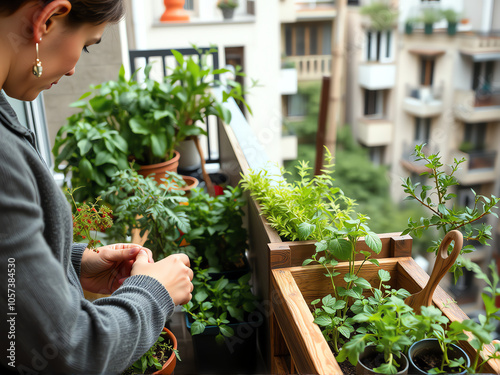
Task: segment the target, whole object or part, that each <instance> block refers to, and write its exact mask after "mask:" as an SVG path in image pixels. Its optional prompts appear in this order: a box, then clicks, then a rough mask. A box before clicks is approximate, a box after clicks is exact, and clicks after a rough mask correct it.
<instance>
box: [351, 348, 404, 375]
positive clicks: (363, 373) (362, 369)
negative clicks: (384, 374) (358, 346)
mask: <svg viewBox="0 0 500 375" xmlns="http://www.w3.org/2000/svg"><path fill="white" fill-rule="evenodd" d="M376 353H378V352H377V349H376V348H375V346H367V347H366V349H365V351H364V352H363V353H361V355H360V356H359V361H358V364H357V365H356V374H357V375H368V374H369V375H371V374H378V373H377V372H375V371H373V369H371V368H369V367H367V366H366V365H365V364H364V363H363V360H364V359H366V358H368V357H370V356H372V355H375V354H376ZM395 359H396V362H397V363H398V364H399V368H400V370H399V371H398V372H397V374H396V375H406V374H408V359H407V358H406V356H405V355H404V354H403V353H401V357H400V358H397V357H396V358H395Z"/></svg>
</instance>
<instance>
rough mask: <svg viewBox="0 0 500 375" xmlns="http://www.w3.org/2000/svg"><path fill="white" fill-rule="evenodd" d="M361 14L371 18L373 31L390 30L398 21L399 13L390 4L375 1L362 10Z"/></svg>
mask: <svg viewBox="0 0 500 375" xmlns="http://www.w3.org/2000/svg"><path fill="white" fill-rule="evenodd" d="M360 13H361V14H363V15H366V16H368V17H369V18H370V21H371V25H370V27H371V28H372V29H373V30H379V31H384V30H390V29H391V28H393V27H394V25H395V24H396V23H397V20H398V11H397V9H395V8H394V7H392V6H391V5H390V4H389V3H388V2H384V1H374V2H372V3H370V4H368V5H364V6H362V7H361V8H360Z"/></svg>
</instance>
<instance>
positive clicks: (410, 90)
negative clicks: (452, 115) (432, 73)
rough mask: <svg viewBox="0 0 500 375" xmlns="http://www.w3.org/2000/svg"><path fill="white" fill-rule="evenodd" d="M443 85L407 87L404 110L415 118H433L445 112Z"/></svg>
mask: <svg viewBox="0 0 500 375" xmlns="http://www.w3.org/2000/svg"><path fill="white" fill-rule="evenodd" d="M442 93H443V85H440V86H437V87H436V86H411V85H407V86H406V94H405V98H404V101H403V109H404V110H405V111H406V112H408V113H410V114H411V115H413V116H417V117H433V116H438V115H439V114H441V113H442V112H443V100H442Z"/></svg>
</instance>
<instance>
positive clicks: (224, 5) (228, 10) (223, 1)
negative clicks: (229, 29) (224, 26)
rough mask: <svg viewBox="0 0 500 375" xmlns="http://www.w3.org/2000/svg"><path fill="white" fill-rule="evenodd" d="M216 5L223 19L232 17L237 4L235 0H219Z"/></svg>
mask: <svg viewBox="0 0 500 375" xmlns="http://www.w3.org/2000/svg"><path fill="white" fill-rule="evenodd" d="M217 6H218V7H219V9H220V10H221V11H222V16H223V17H224V19H225V20H230V19H232V18H233V15H234V9H235V8H236V7H237V6H238V1H237V0H219V1H218V2H217Z"/></svg>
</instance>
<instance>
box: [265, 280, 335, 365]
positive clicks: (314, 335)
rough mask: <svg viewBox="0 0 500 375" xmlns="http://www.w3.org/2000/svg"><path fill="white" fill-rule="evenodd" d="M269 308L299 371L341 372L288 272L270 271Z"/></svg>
mask: <svg viewBox="0 0 500 375" xmlns="http://www.w3.org/2000/svg"><path fill="white" fill-rule="evenodd" d="M271 279H272V284H273V286H274V290H275V292H274V293H273V296H272V297H273V298H272V301H273V309H274V311H275V314H276V320H277V322H278V325H279V328H280V329H281V332H282V333H283V337H284V339H285V341H286V343H287V347H288V349H289V350H290V353H291V355H292V358H293V361H294V363H295V366H296V368H297V371H298V372H299V373H300V374H341V373H342V371H341V370H340V367H339V365H338V363H337V362H336V361H335V358H334V357H333V354H332V351H331V350H330V347H329V346H328V344H327V343H326V341H325V339H324V338H323V335H322V334H321V331H320V329H319V327H318V326H317V325H316V324H313V323H312V322H313V316H312V314H311V312H310V311H309V309H308V307H307V306H306V304H305V301H304V299H303V298H302V296H301V293H300V290H299V288H298V287H297V284H296V283H295V280H294V278H293V276H292V274H291V272H290V271H284V270H273V271H272V276H271Z"/></svg>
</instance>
